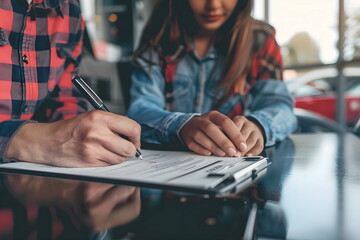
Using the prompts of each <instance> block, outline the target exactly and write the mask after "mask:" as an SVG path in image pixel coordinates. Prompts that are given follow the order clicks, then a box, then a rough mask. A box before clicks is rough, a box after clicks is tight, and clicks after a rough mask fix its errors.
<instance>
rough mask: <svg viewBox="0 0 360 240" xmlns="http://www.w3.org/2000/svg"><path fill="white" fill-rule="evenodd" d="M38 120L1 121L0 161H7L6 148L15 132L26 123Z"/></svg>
mask: <svg viewBox="0 0 360 240" xmlns="http://www.w3.org/2000/svg"><path fill="white" fill-rule="evenodd" d="M30 122H36V121H32V120H7V121H4V122H1V123H0V163H1V162H6V161H7V160H6V159H5V153H6V149H7V147H8V145H9V143H10V141H11V139H12V137H13V136H14V134H15V133H16V132H17V131H18V130H19V129H20V127H22V126H23V125H24V124H26V123H30Z"/></svg>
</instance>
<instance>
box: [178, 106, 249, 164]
mask: <svg viewBox="0 0 360 240" xmlns="http://www.w3.org/2000/svg"><path fill="white" fill-rule="evenodd" d="M180 136H181V138H182V140H183V141H184V143H185V144H186V146H187V147H188V148H189V149H190V150H192V151H194V152H196V153H198V154H201V155H207V156H208V155H211V154H214V155H217V156H221V157H222V156H225V155H227V156H230V157H238V156H241V155H242V154H241V152H244V151H245V150H246V149H247V147H246V144H245V138H244V137H243V136H242V135H241V133H240V131H238V127H237V126H236V124H235V123H234V122H233V121H232V120H231V119H230V118H228V117H227V116H225V115H224V114H221V113H219V112H217V111H211V112H209V113H206V114H203V115H201V116H195V117H193V118H192V119H190V120H189V121H188V122H187V123H186V124H185V125H184V126H183V127H182V128H181V130H180Z"/></svg>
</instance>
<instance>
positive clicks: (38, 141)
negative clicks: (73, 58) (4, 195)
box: [5, 110, 141, 167]
mask: <svg viewBox="0 0 360 240" xmlns="http://www.w3.org/2000/svg"><path fill="white" fill-rule="evenodd" d="M140 132H141V131H140V125H139V124H137V123H136V122H135V121H133V120H131V119H129V118H126V117H123V116H119V115H116V114H113V113H109V112H104V111H100V110H95V111H91V112H87V113H84V114H80V115H79V116H76V117H74V118H72V119H68V120H62V121H58V122H54V123H27V124H25V125H24V126H22V127H21V128H20V129H19V130H18V132H17V133H16V134H15V135H14V136H13V138H12V140H11V142H10V144H9V146H8V148H7V151H6V155H5V156H6V159H17V160H20V161H27V162H35V163H42V164H49V165H54V166H61V167H95V166H107V165H111V164H117V163H121V162H123V161H124V159H125V158H127V157H132V156H134V155H135V152H136V149H137V148H139V147H140ZM115 133H118V134H122V135H125V136H127V137H128V138H129V140H126V139H124V138H121V137H119V136H118V135H116V134H115Z"/></svg>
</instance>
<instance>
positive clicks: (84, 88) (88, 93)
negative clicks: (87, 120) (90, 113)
mask: <svg viewBox="0 0 360 240" xmlns="http://www.w3.org/2000/svg"><path fill="white" fill-rule="evenodd" d="M72 82H73V84H74V85H75V86H76V87H77V89H79V91H80V92H81V93H82V95H84V97H86V98H87V100H89V102H90V103H91V105H92V106H93V107H94V108H95V109H98V110H103V111H105V112H110V111H109V109H108V108H107V107H106V106H105V104H104V102H103V101H102V100H101V99H100V98H99V97H98V95H96V93H95V92H94V90H92V89H91V88H90V87H89V86H88V85H87V84H86V82H85V81H84V80H83V79H82V78H81V77H79V76H77V75H75V76H73V78H72ZM117 135H119V136H120V137H122V138H124V139H126V140H129V138H128V137H127V136H124V135H122V134H117ZM135 156H136V157H138V158H140V159H141V160H143V157H142V155H141V152H140V150H139V149H136V154H135Z"/></svg>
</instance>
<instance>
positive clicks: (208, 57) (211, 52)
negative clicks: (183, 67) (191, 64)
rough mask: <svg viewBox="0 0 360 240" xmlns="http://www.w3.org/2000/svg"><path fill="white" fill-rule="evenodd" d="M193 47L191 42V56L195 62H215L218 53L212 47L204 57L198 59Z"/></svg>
mask: <svg viewBox="0 0 360 240" xmlns="http://www.w3.org/2000/svg"><path fill="white" fill-rule="evenodd" d="M195 49H196V48H195V45H194V42H191V55H192V57H193V58H194V59H195V60H196V61H197V62H204V61H208V60H215V59H216V58H217V57H218V51H217V50H216V48H215V47H214V46H211V48H210V49H209V50H208V51H207V53H206V54H205V56H204V57H202V58H200V57H199V56H198V55H197V54H196V51H195Z"/></svg>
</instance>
